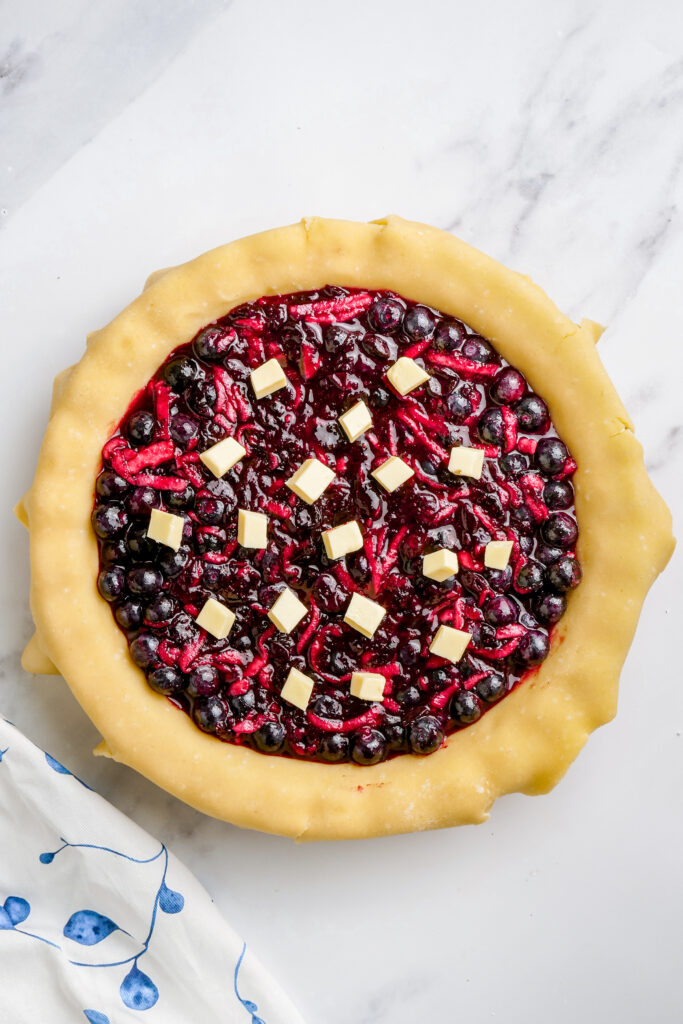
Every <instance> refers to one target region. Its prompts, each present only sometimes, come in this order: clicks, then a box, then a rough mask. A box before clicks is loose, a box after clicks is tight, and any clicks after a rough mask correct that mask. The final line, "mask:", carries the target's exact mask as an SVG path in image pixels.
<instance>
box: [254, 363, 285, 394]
mask: <svg viewBox="0 0 683 1024" xmlns="http://www.w3.org/2000/svg"><path fill="white" fill-rule="evenodd" d="M249 377H250V379H251V386H252V388H253V389H254V394H255V395H256V397H257V398H265V397H266V395H272V393H273V391H279V389H280V388H283V387H285V385H286V383H287V378H286V376H285V371H284V370H283V369H282V367H281V366H280V364H279V363H278V361H277V359H269V360H268V362H267V363H262V364H261V365H260V366H257V367H256V369H255V370H252V371H251V373H250V374H249Z"/></svg>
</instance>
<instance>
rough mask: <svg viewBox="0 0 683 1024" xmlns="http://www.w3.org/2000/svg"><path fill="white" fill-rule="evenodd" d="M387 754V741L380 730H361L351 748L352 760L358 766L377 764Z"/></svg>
mask: <svg viewBox="0 0 683 1024" xmlns="http://www.w3.org/2000/svg"><path fill="white" fill-rule="evenodd" d="M385 753H386V741H385V739H384V736H383V735H382V733H381V732H379V730H378V729H369V728H365V729H361V730H360V732H358V733H356V735H355V737H354V740H353V743H352V746H351V759H352V760H353V761H355V762H356V764H363V765H369V764H377V763H378V762H379V761H381V760H382V758H383V757H384V755H385Z"/></svg>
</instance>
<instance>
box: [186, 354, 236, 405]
mask: <svg viewBox="0 0 683 1024" xmlns="http://www.w3.org/2000/svg"><path fill="white" fill-rule="evenodd" d="M240 365H241V364H240ZM247 372H248V371H247ZM217 401H218V393H217V391H216V386H215V385H214V384H213V383H212V382H211V381H210V380H197V381H195V382H194V384H193V385H192V386H191V387H190V390H189V392H188V397H187V404H188V405H189V407H190V408H191V409H192V411H193V412H196V413H197V415H198V416H213V414H214V411H215V408H216V402H217Z"/></svg>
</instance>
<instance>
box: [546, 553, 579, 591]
mask: <svg viewBox="0 0 683 1024" xmlns="http://www.w3.org/2000/svg"><path fill="white" fill-rule="evenodd" d="M581 575H582V574H581V566H580V565H579V563H578V562H577V560H576V559H575V558H571V557H570V556H569V555H563V556H562V558H558V560H557V561H556V562H554V563H553V564H552V565H551V566H550V568H549V569H548V583H550V586H551V587H554V588H555V590H559V591H560V593H565V592H566V591H567V590H572V589H573V588H574V587H577V586H578V585H579V583H580V582H581Z"/></svg>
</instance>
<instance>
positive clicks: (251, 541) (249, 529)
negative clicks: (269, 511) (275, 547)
mask: <svg viewBox="0 0 683 1024" xmlns="http://www.w3.org/2000/svg"><path fill="white" fill-rule="evenodd" d="M237 539H238V541H239V542H240V544H241V545H242V547H243V548H265V547H266V546H267V544H268V516H266V515H264V514H263V512H247V510H246V509H244V508H241V509H240V510H239V512H238V514H237Z"/></svg>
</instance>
